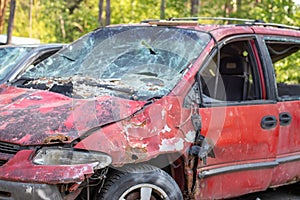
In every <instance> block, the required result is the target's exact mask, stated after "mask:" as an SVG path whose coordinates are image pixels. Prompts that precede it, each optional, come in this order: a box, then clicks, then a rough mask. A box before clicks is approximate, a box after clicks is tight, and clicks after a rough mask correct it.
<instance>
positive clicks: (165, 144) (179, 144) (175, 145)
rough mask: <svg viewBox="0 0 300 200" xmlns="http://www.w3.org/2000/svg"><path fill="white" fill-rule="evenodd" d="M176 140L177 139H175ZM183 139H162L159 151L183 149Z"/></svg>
mask: <svg viewBox="0 0 300 200" xmlns="http://www.w3.org/2000/svg"><path fill="white" fill-rule="evenodd" d="M176 140H178V141H176ZM183 143H184V140H183V139H182V138H179V139H178V138H171V139H163V140H162V141H161V145H159V150H160V151H180V150H182V149H183V147H184V145H183Z"/></svg>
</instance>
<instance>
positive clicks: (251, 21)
mask: <svg viewBox="0 0 300 200" xmlns="http://www.w3.org/2000/svg"><path fill="white" fill-rule="evenodd" d="M168 20H170V21H199V20H214V21H218V20H221V21H230V22H232V21H236V22H244V24H246V25H258V26H272V27H276V28H287V29H294V30H300V27H297V26H290V25H284V24H276V23H267V22H264V21H263V20H257V19H242V18H230V17H184V18H170V19H168Z"/></svg>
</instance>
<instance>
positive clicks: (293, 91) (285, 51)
mask: <svg viewBox="0 0 300 200" xmlns="http://www.w3.org/2000/svg"><path fill="white" fill-rule="evenodd" d="M265 43H266V46H267V49H268V52H269V54H270V57H271V60H272V63H273V67H274V71H275V76H276V85H277V95H278V98H279V100H284V101H286V100H297V99H298V100H299V99H300V40H296V39H286V38H276V39H272V38H268V39H265Z"/></svg>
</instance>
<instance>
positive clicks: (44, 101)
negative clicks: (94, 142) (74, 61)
mask: <svg viewBox="0 0 300 200" xmlns="http://www.w3.org/2000/svg"><path fill="white" fill-rule="evenodd" d="M0 91H1V93H0V94H1V95H0V108H1V110H0V121H1V122H2V123H1V125H0V131H1V135H0V140H1V141H7V142H13V143H16V144H21V145H35V144H43V143H44V141H45V140H46V139H47V138H48V137H56V136H57V135H60V134H64V135H65V137H67V138H69V139H68V140H65V141H64V142H71V141H72V140H74V139H76V138H78V137H80V136H82V135H84V133H85V132H86V131H88V130H89V129H91V128H93V127H96V126H102V125H105V124H108V123H111V122H115V121H118V120H120V119H124V118H126V117H128V116H130V115H132V114H133V113H134V112H136V111H138V110H140V109H141V108H142V106H143V105H144V104H145V102H137V101H130V100H125V99H121V98H117V97H109V96H101V97H99V98H95V99H86V100H85V99H83V100H82V99H78V100H77V99H72V98H68V97H66V96H64V95H61V94H57V93H53V92H48V91H39V90H28V89H21V88H16V87H8V86H5V85H2V86H1V89H0ZM35 97H38V99H36V98H35ZM3 122H4V123H3ZM28 130H30V131H29V132H28Z"/></svg>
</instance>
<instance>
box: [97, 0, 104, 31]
mask: <svg viewBox="0 0 300 200" xmlns="http://www.w3.org/2000/svg"><path fill="white" fill-rule="evenodd" d="M98 9H99V13H98V23H99V26H103V21H102V13H103V0H99V4H98Z"/></svg>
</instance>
